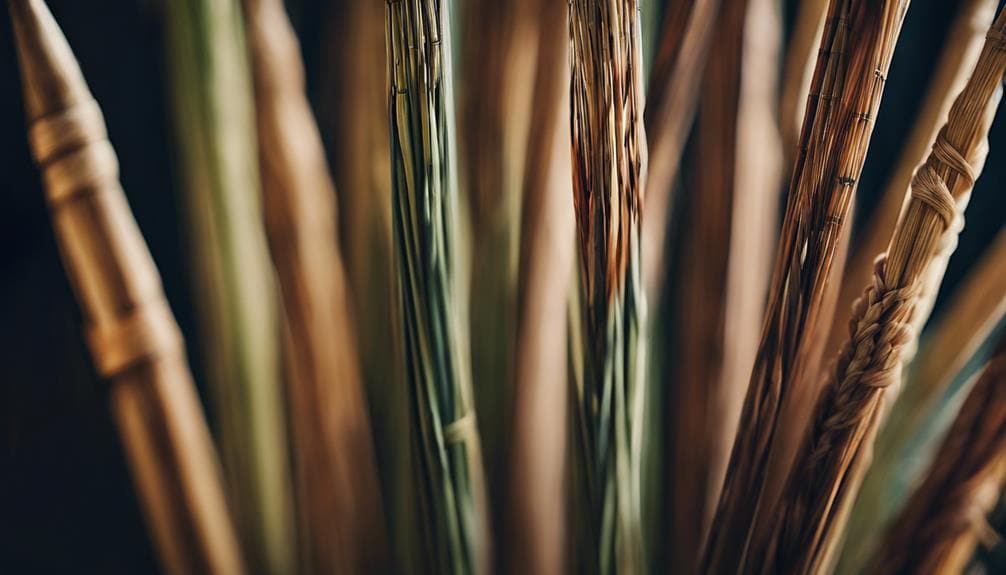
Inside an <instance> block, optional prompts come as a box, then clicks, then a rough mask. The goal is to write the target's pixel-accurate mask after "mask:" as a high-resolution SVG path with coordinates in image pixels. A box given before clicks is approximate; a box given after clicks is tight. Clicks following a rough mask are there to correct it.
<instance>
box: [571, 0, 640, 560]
mask: <svg viewBox="0 0 1006 575" xmlns="http://www.w3.org/2000/svg"><path fill="white" fill-rule="evenodd" d="M638 8H639V6H638V5H637V3H636V1H635V0H622V1H613V2H598V1H596V0H574V1H573V2H571V3H570V18H569V23H570V42H571V46H570V50H571V56H570V61H571V65H572V71H571V74H572V76H571V81H570V99H571V108H572V150H573V160H572V161H573V208H574V213H575V218H576V233H577V244H578V246H579V254H580V258H579V260H580V266H579V278H580V285H579V301H580V302H581V308H580V310H579V312H580V315H581V318H582V324H581V325H580V328H581V329H582V333H581V334H579V335H578V337H579V338H580V339H579V341H581V342H582V346H583V347H582V355H581V357H582V364H581V366H580V369H582V380H581V381H579V384H580V385H578V386H577V387H576V389H575V390H574V394H575V395H574V402H575V404H576V406H577V408H576V410H575V415H574V418H575V425H576V429H577V433H578V437H577V441H578V447H579V452H578V453H579V456H580V457H581V460H580V462H579V465H578V466H577V468H578V469H579V470H580V471H581V472H582V473H583V474H584V477H581V478H580V479H581V480H582V481H583V482H582V484H581V485H583V494H584V497H585V499H584V500H582V501H581V502H580V503H581V504H582V505H584V509H585V513H586V518H585V519H586V523H585V524H584V525H581V526H580V528H581V529H583V531H584V533H585V539H586V540H585V541H583V542H582V546H581V547H580V551H579V552H578V553H579V554H582V557H578V558H577V559H578V560H581V561H583V565H582V566H577V568H579V569H581V570H584V569H586V570H588V571H589V572H599V573H611V572H615V571H620V572H623V571H624V572H636V571H641V570H642V569H643V567H644V566H643V555H642V533H641V525H640V458H641V439H642V438H641V435H642V433H641V430H642V429H643V427H642V423H643V422H642V409H643V391H644V387H643V381H644V379H643V378H644V366H645V339H644V333H643V330H644V326H645V321H646V302H645V296H644V293H643V286H642V283H641V282H642V276H641V262H640V245H639V244H640V236H639V233H640V229H639V225H640V217H641V211H642V206H643V203H644V201H645V193H644V187H645V184H644V181H645V176H646V157H647V156H646V135H645V129H644V126H643V93H642V58H641V49H642V48H641V40H642V38H641V28H640V22H639V10H638Z"/></svg>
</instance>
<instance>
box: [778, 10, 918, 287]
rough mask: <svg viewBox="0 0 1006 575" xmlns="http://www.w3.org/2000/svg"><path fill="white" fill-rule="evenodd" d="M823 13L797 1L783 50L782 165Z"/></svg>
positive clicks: (793, 139)
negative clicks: (788, 35)
mask: <svg viewBox="0 0 1006 575" xmlns="http://www.w3.org/2000/svg"><path fill="white" fill-rule="evenodd" d="M827 13H828V1H827V0H804V1H802V2H800V3H799V12H798V13H797V17H796V23H795V24H793V32H792V35H791V36H790V39H789V47H788V48H787V49H786V63H785V66H786V68H785V72H784V73H783V82H782V98H781V100H780V103H779V128H780V133H781V134H782V150H783V154H784V157H785V162H784V164H783V165H784V166H786V167H789V166H790V165H791V162H792V161H793V155H794V154H795V153H796V152H797V151H798V150H797V149H796V147H797V142H798V139H799V137H800V126H801V125H803V119H804V118H803V114H804V110H805V106H806V103H807V97H808V92H810V82H811V79H812V78H813V77H814V66H815V64H816V62H817V57H816V56H817V49H818V47H819V46H820V45H821V35H822V34H823V33H824V20H825V15H827ZM913 166H914V164H913ZM857 287H858V286H857Z"/></svg>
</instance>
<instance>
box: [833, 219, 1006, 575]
mask: <svg viewBox="0 0 1006 575" xmlns="http://www.w3.org/2000/svg"><path fill="white" fill-rule="evenodd" d="M1004 261H1006V231H1004V232H1000V234H999V237H998V239H996V242H995V244H993V245H992V246H990V247H989V248H988V250H987V252H986V253H985V255H983V256H982V259H981V261H980V262H979V263H978V264H976V267H975V269H974V270H973V271H972V272H970V273H969V274H968V277H967V280H966V283H964V285H962V286H961V287H960V288H958V289H957V291H956V292H954V295H953V299H952V300H951V301H950V303H949V304H948V305H947V309H946V311H944V312H943V313H942V314H941V316H940V318H941V319H940V321H939V323H937V324H936V325H934V326H933V327H932V329H931V333H930V330H929V329H927V334H926V336H925V338H924V339H923V343H922V353H920V354H919V355H918V357H917V358H916V359H915V361H914V363H912V367H911V371H910V374H909V376H908V377H907V379H906V384H905V387H904V389H903V390H902V392H901V394H899V396H898V398H897V401H896V402H895V403H894V406H893V407H892V409H891V414H890V416H889V417H888V418H887V419H886V421H885V422H884V424H883V426H882V427H881V429H880V433H879V435H878V437H877V444H876V447H875V450H874V451H875V456H874V461H873V464H872V465H871V466H870V468H869V469H868V470H867V473H866V477H865V479H864V480H863V487H862V489H861V490H860V493H859V496H858V497H857V499H856V503H855V506H854V507H853V510H852V514H851V516H850V518H849V528H848V535H847V537H846V541H845V543H844V544H843V546H842V556H841V557H840V558H839V563H838V572H840V573H858V572H860V571H861V570H862V568H863V564H864V563H865V562H866V560H867V559H868V555H869V553H870V552H871V549H872V548H873V547H872V546H873V545H874V544H875V543H876V540H877V538H878V537H879V534H880V533H881V531H882V529H883V526H884V525H885V524H886V523H887V521H888V520H889V519H890V518H891V515H892V514H893V512H894V511H896V510H897V509H898V508H899V507H900V503H901V502H902V498H900V497H896V495H895V494H894V493H891V490H890V487H891V484H892V483H895V484H897V485H902V484H904V483H905V482H906V481H907V479H905V480H900V481H899V480H897V479H895V478H896V477H897V476H899V475H900V476H904V475H905V474H906V469H905V468H906V467H914V466H908V465H907V461H906V460H907V458H908V457H909V454H908V453H907V452H906V448H907V446H908V445H909V444H913V443H917V441H918V439H919V433H920V432H921V430H922V428H923V426H924V424H925V421H926V420H927V419H929V418H931V417H932V415H931V414H933V413H934V412H933V409H935V408H936V407H937V406H938V404H939V401H940V398H942V397H944V394H945V393H946V392H947V390H948V389H949V388H950V386H951V385H952V384H953V382H954V381H956V380H957V379H958V377H959V374H960V373H961V372H962V370H964V369H965V367H966V365H968V364H969V362H971V361H972V360H973V358H974V357H975V354H976V353H978V351H979V349H980V348H981V347H982V346H983V345H984V344H985V342H986V341H987V340H988V339H989V337H990V335H991V334H992V333H993V330H994V328H995V327H996V326H997V325H999V324H1000V322H1001V321H1002V319H1003V317H1006V266H1003V265H1002V262H1004ZM955 405H956V404H955ZM948 423H949V422H948ZM927 445H928V443H927ZM933 447H936V446H935V445H933Z"/></svg>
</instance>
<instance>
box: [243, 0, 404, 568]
mask: <svg viewBox="0 0 1006 575" xmlns="http://www.w3.org/2000/svg"><path fill="white" fill-rule="evenodd" d="M244 5H245V12H246V14H245V15H246V21H247V27H248V41H249V45H250V49H251V53H252V63H253V66H254V77H255V100H256V102H255V103H256V112H257V121H258V132H259V138H258V141H259V161H260V165H261V170H262V194H263V199H264V205H265V222H266V231H267V233H268V237H269V246H270V249H271V252H272V257H273V262H274V264H275V265H276V270H277V272H278V276H279V281H280V287H281V292H282V295H283V304H284V311H285V318H286V324H285V330H286V333H287V338H286V340H287V343H288V345H287V351H288V363H289V369H290V375H291V377H290V381H289V384H288V388H287V396H288V398H289V400H290V407H291V411H290V421H291V427H292V429H293V432H294V446H295V450H294V463H295V468H296V477H297V482H298V483H297V484H298V499H299V504H300V515H301V522H302V543H303V547H304V550H305V553H304V556H305V557H304V560H305V561H306V564H307V567H308V569H309V570H310V571H312V572H319V573H331V572H335V571H343V570H345V571H350V572H365V571H368V570H372V569H374V568H376V567H378V566H380V565H381V564H382V562H383V561H384V560H385V552H384V534H383V525H382V519H383V515H382V511H381V503H380V495H379V493H378V483H377V473H376V468H375V464H374V451H373V445H372V440H371V436H370V425H369V421H368V417H367V408H366V402H365V398H364V395H363V386H362V381H361V378H360V370H359V364H358V358H357V355H356V344H355V337H354V334H353V323H352V317H351V314H350V311H349V301H348V294H347V293H346V282H345V276H344V271H343V266H342V259H341V257H340V254H339V251H338V244H337V235H336V229H335V203H334V200H335V189H334V187H333V185H332V181H331V179H330V177H329V175H328V167H327V166H326V162H325V157H324V151H323V149H322V145H321V138H320V136H319V133H318V129H317V126H316V125H315V122H314V118H313V116H312V114H311V110H310V107H309V106H308V102H307V99H306V97H305V95H304V76H303V65H302V64H301V61H300V52H299V47H298V45H297V39H296V37H295V36H294V33H293V29H292V28H291V27H290V23H289V20H288V19H287V15H286V12H285V10H284V8H283V4H282V2H280V1H278V0H245V2H244Z"/></svg>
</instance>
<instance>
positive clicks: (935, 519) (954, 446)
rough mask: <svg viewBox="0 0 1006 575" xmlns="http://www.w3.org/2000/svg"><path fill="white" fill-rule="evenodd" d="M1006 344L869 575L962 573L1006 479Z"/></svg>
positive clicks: (985, 531) (972, 394)
mask: <svg viewBox="0 0 1006 575" xmlns="http://www.w3.org/2000/svg"><path fill="white" fill-rule="evenodd" d="M1003 343H1006V340H1004V342H1002V343H1000V345H999V350H998V351H997V352H996V354H995V355H994V356H993V357H992V359H991V360H990V361H989V363H988V365H987V366H986V367H985V370H984V371H983V372H982V375H981V377H980V378H979V379H978V382H977V383H976V384H975V386H974V387H973V388H972V390H971V392H970V393H969V394H968V398H967V399H966V400H965V402H964V405H963V406H962V407H961V410H960V412H959V413H958V415H957V419H956V420H955V421H954V423H953V425H952V426H951V427H950V430H949V431H948V432H947V436H946V439H945V440H944V441H943V445H942V446H941V447H940V450H939V451H938V452H937V454H936V457H935V459H934V462H933V466H932V468H931V469H930V471H929V475H928V476H927V477H926V479H925V481H923V482H922V485H920V486H919V488H918V489H916V490H915V493H914V494H913V495H912V497H911V499H910V500H909V501H908V504H907V505H906V506H905V508H904V510H903V511H902V512H901V514H900V515H899V516H898V518H897V520H896V521H895V522H894V523H893V524H892V525H891V528H890V529H889V530H888V531H887V534H886V536H885V537H884V540H883V543H882V544H880V545H878V546H877V549H876V554H875V555H874V557H873V560H872V562H871V565H870V567H869V569H867V571H866V572H869V573H877V574H887V573H927V574H928V573H933V574H935V573H961V572H962V571H963V569H964V567H965V566H966V565H967V562H968V561H969V560H970V559H971V556H972V555H973V553H974V550H975V546H976V544H977V543H978V541H979V540H980V539H982V538H983V537H985V536H987V535H988V531H989V530H990V527H989V526H988V524H987V523H986V515H987V514H988V512H989V511H991V509H992V507H993V506H994V505H995V504H996V502H997V501H998V499H999V494H1000V491H1001V489H1002V485H1003V482H1004V481H1006V345H1003Z"/></svg>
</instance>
